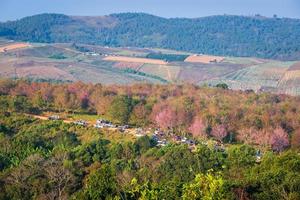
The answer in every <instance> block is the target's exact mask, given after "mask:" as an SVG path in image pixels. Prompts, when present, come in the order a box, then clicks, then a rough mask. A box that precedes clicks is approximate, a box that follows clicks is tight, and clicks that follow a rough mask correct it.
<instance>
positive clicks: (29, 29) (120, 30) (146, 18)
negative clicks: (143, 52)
mask: <svg viewBox="0 0 300 200" xmlns="http://www.w3.org/2000/svg"><path fill="white" fill-rule="evenodd" d="M0 36H6V37H8V38H10V39H15V40H24V41H31V42H76V43H86V44H98V45H104V46H135V47H160V48H169V49H176V50H184V51H191V52H196V53H204V54H213V55H224V56H253V57H260V58H274V59H282V60H297V59H299V57H300V53H299V52H300V49H299V46H300V40H299V38H300V20H298V19H287V18H277V17H274V18H266V17H262V16H254V17H243V16H228V15H224V16H212V17H203V18H195V19H186V18H173V19H165V18H161V17H156V16H153V15H148V14H142V13H124V14H112V15H109V16H105V17H71V16H66V15H61V14H41V15H35V16H31V17H26V18H23V19H20V20H17V21H9V22H6V23H1V24H0Z"/></svg>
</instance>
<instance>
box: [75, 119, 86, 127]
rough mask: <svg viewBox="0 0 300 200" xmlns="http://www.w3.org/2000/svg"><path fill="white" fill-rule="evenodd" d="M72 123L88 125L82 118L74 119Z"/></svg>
mask: <svg viewBox="0 0 300 200" xmlns="http://www.w3.org/2000/svg"><path fill="white" fill-rule="evenodd" d="M74 124H76V125H81V126H87V125H88V123H87V122H86V121H84V120H82V119H80V120H77V121H75V122H74Z"/></svg>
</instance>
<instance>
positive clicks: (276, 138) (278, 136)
mask: <svg viewBox="0 0 300 200" xmlns="http://www.w3.org/2000/svg"><path fill="white" fill-rule="evenodd" d="M270 144H271V147H272V149H273V150H274V151H277V152H281V151H283V150H284V149H285V148H287V147H288V146H289V145H290V142H289V136H288V134H287V133H286V132H285V131H284V130H283V129H282V128H276V129H275V130H274V132H273V134H272V135H271V137H270Z"/></svg>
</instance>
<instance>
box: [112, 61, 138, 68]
mask: <svg viewBox="0 0 300 200" xmlns="http://www.w3.org/2000/svg"><path fill="white" fill-rule="evenodd" d="M142 65H143V63H132V62H119V63H116V64H115V65H114V67H115V68H118V69H128V68H129V69H133V70H139V69H140V67H141V66H142Z"/></svg>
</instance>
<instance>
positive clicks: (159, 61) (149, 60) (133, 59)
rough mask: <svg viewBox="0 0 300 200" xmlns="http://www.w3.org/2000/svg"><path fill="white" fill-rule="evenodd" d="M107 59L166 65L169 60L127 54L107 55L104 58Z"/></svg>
mask: <svg viewBox="0 0 300 200" xmlns="http://www.w3.org/2000/svg"><path fill="white" fill-rule="evenodd" d="M103 60H106V61H115V62H130V63H144V64H155V65H166V64H168V63H167V62H165V61H163V60H156V59H148V58H134V57H126V56H107V57H105V58H103Z"/></svg>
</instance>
